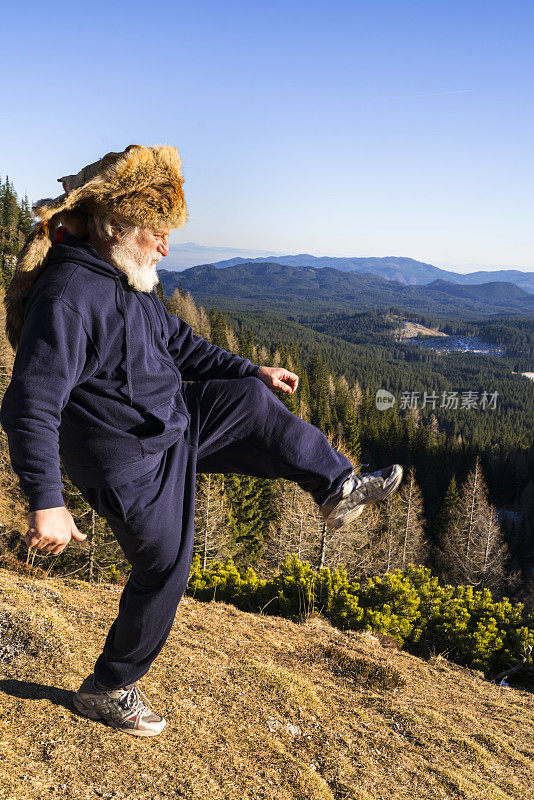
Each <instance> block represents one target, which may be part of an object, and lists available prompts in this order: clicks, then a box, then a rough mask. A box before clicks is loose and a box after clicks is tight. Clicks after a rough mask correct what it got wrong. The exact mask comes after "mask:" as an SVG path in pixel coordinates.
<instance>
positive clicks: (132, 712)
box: [73, 675, 167, 736]
mask: <svg viewBox="0 0 534 800" xmlns="http://www.w3.org/2000/svg"><path fill="white" fill-rule="evenodd" d="M73 703H74V708H75V709H76V710H77V711H79V712H80V714H83V715H84V717H89V719H94V720H102V721H103V722H105V723H106V724H107V725H111V727H112V728H117V730H119V731H123V733H129V734H131V735H132V736H157V735H158V733H161V731H162V730H163V728H164V727H165V725H166V724H167V723H166V722H165V720H164V719H163V717H160V716H159V714H155V713H154V712H153V711H151V710H150V709H151V705H150V703H149V702H148V700H147V698H146V697H145V695H144V694H143V692H142V691H141V690H140V689H139V687H138V686H137V684H135V683H134V684H132V685H131V686H127V687H125V688H124V689H101V688H100V687H99V686H97V685H96V683H95V681H94V675H89V677H88V678H86V679H85V680H84V682H83V683H82V685H81V686H80V688H79V689H78V691H77V692H76V694H75V695H74V698H73Z"/></svg>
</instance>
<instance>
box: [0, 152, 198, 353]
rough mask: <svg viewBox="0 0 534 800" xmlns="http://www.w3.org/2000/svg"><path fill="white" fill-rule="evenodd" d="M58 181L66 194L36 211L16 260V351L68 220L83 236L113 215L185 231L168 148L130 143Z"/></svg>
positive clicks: (9, 318) (10, 309)
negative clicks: (98, 219) (92, 221)
mask: <svg viewBox="0 0 534 800" xmlns="http://www.w3.org/2000/svg"><path fill="white" fill-rule="evenodd" d="M58 180H59V182H60V183H61V184H62V186H63V189H64V194H62V195H60V196H59V197H56V198H53V199H46V200H40V201H39V202H38V203H37V204H36V205H35V206H34V208H33V211H34V214H35V216H36V217H37V218H38V220H39V222H37V223H36V225H34V227H33V229H32V231H31V233H30V235H29V236H28V238H27V240H26V242H25V244H24V247H23V248H22V250H21V251H20V253H19V255H18V257H17V265H16V268H15V274H14V276H13V280H12V281H11V285H10V286H9V288H8V290H7V292H6V296H5V300H4V303H5V306H6V333H7V336H8V339H9V341H10V343H11V346H12V347H13V349H14V350H16V349H17V347H18V343H19V341H20V334H21V331H22V325H23V323H24V311H25V308H26V302H27V300H28V297H29V296H30V293H31V289H32V286H33V284H34V283H35V281H36V280H37V278H38V277H39V276H40V274H41V273H42V271H43V269H44V268H45V266H46V263H47V257H48V256H49V255H50V252H51V250H52V249H53V247H54V245H53V244H52V243H53V242H54V240H55V232H56V230H57V228H58V226H59V225H60V224H61V222H65V224H66V220H70V222H71V223H73V224H74V223H75V227H72V226H70V229H72V230H74V231H75V232H80V231H81V230H82V229H83V228H84V226H85V227H86V221H87V218H88V217H89V216H92V215H94V214H95V213H104V214H110V215H112V216H115V217H116V218H117V219H118V220H122V221H123V222H126V223H129V224H131V225H137V226H139V227H141V228H160V227H166V228H167V227H168V228H181V227H182V226H183V225H185V223H186V220H187V207H186V204H185V199H184V194H183V175H182V168H181V161H180V156H179V155H178V151H177V150H176V148H174V147H169V146H168V145H161V146H155V147H143V146H141V145H133V144H132V145H129V146H128V147H127V148H126V149H125V150H124V151H122V152H120V153H107V154H106V155H105V156H104V157H103V158H101V159H100V160H99V161H95V162H94V163H93V164H89V165H88V166H86V167H84V168H83V169H82V170H81V171H80V172H78V173H77V174H76V175H67V176H64V177H63V178H58ZM67 227H69V225H67Z"/></svg>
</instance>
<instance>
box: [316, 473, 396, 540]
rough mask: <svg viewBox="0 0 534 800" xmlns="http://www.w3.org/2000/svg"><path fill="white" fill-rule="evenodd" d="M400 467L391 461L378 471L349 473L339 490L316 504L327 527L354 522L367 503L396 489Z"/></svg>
mask: <svg viewBox="0 0 534 800" xmlns="http://www.w3.org/2000/svg"><path fill="white" fill-rule="evenodd" d="M402 475H403V472H402V467H401V465H400V464H393V465H392V466H391V467H385V468H384V469H380V470H378V472H363V473H361V474H358V473H356V472H352V473H351V474H350V475H349V477H348V478H347V480H346V481H345V483H344V484H343V486H342V487H341V490H340V491H339V492H338V493H337V494H336V495H334V497H332V498H330V500H328V502H327V503H324V504H323V505H322V506H319V511H320V513H321V516H322V517H323V519H324V521H325V522H326V524H327V526H328V527H329V528H334V529H336V528H341V527H342V526H343V525H348V524H349V523H350V522H354V520H355V519H357V518H358V517H359V516H360V514H361V513H362V511H363V509H364V507H365V505H366V504H367V503H378V502H380V500H385V499H386V497H389V496H390V495H392V494H393V492H394V491H395V490H396V489H397V488H398V486H399V484H400V482H401V480H402Z"/></svg>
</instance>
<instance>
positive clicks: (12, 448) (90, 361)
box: [0, 298, 98, 511]
mask: <svg viewBox="0 0 534 800" xmlns="http://www.w3.org/2000/svg"><path fill="white" fill-rule="evenodd" d="M97 367H98V358H97V354H96V350H95V348H94V345H93V343H92V341H91V339H90V338H89V336H88V335H87V333H86V332H85V330H84V326H83V322H82V318H81V317H80V315H79V314H78V312H77V311H75V310H74V309H72V308H71V307H70V306H68V305H67V304H66V303H64V302H63V301H62V300H60V299H50V298H43V299H41V300H39V301H38V302H35V303H33V304H29V306H28V308H27V312H26V318H25V321H24V327H23V330H22V337H21V340H20V344H19V347H18V350H17V355H16V357H15V363H14V365H13V374H12V378H11V383H10V384H9V386H8V388H7V390H6V392H5V394H4V398H3V400H2V407H1V410H0V422H1V424H2V427H3V428H4V430H5V432H6V434H7V438H8V443H9V455H10V458H11V464H12V466H13V469H14V471H15V472H16V474H17V475H18V476H19V479H20V485H21V488H22V490H23V491H24V492H25V494H26V495H27V496H28V499H29V510H30V511H37V510H39V509H44V508H55V507H57V506H63V505H64V501H63V496H62V494H61V491H62V489H63V484H62V481H61V472H60V462H59V425H60V422H61V412H62V410H63V408H64V407H65V405H66V404H67V402H68V399H69V395H70V392H71V390H72V388H73V387H74V386H75V385H77V384H78V383H81V382H82V381H83V380H85V379H86V378H87V377H89V375H90V374H92V373H93V372H95V371H96V369H97Z"/></svg>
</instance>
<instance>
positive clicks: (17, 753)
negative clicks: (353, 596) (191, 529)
mask: <svg viewBox="0 0 534 800" xmlns="http://www.w3.org/2000/svg"><path fill="white" fill-rule="evenodd" d="M0 586H1V590H0V672H1V675H0V692H1V704H0V741H1V743H2V750H1V753H2V758H1V761H0V798H1V800H8V799H9V800H23V799H24V800H33V799H34V798H39V799H41V798H83V799H84V800H93V798H114V799H115V800H121V799H122V798H129V800H149V798H150V800H156V799H159V798H187V800H197V799H198V800H223V798H224V800H238V799H239V800H241V798H244V799H245V800H260V799H261V800H308V798H311V799H312V800H345V799H346V800H349V799H350V800H386V798H387V800H393V798H395V800H408V798H409V799H410V800H413V798H425V800H434V799H435V800H438V798H439V800H445V799H446V798H454V799H455V800H456V798H466V799H468V800H510V799H511V798H514V800H520V799H521V800H524V798H527V797H531V796H532V794H533V792H534V760H533V758H534V703H533V696H532V695H531V694H528V693H526V692H521V691H516V690H513V689H504V688H500V687H497V686H493V685H490V684H489V683H487V682H485V681H484V680H483V679H482V677H481V675H480V674H479V673H474V672H472V671H469V670H466V669H463V668H461V667H458V666H456V665H454V664H451V663H449V662H447V661H446V660H444V659H441V658H439V657H438V658H436V659H434V660H432V661H431V662H430V663H426V662H424V661H422V660H420V659H418V658H415V657H414V656H410V655H408V654H406V653H403V652H399V651H396V650H394V649H391V647H386V646H385V645H383V644H381V642H380V641H379V640H378V639H377V638H376V637H374V636H372V635H370V634H354V633H352V634H349V635H346V634H343V633H342V632H340V631H338V630H337V629H335V628H332V627H331V626H330V625H329V624H328V623H327V622H325V621H324V620H323V619H322V618H320V617H312V618H310V619H308V620H307V621H306V622H304V623H302V624H300V625H297V624H295V623H292V622H289V621H287V620H284V619H278V618H275V617H268V616H260V615H253V614H247V613H243V612H241V611H238V610H236V609H235V608H233V607H232V606H229V605H225V604H219V603H214V604H202V603H200V602H197V601H196V600H194V599H192V598H190V597H187V598H185V599H184V601H183V602H182V603H181V605H180V607H179V612H178V615H177V619H176V622H175V624H174V628H173V630H172V633H171V636H170V638H169V641H168V643H167V646H166V648H165V649H164V651H163V652H162V654H161V655H160V657H159V659H158V660H157V661H156V663H155V664H154V666H153V668H152V670H151V671H150V673H149V675H148V676H147V677H146V678H145V679H144V681H143V682H142V685H143V688H144V690H145V691H146V692H147V694H148V696H149V697H151V698H152V699H153V702H154V706H155V708H156V709H157V710H160V711H162V712H163V713H164V714H165V716H166V717H167V720H168V725H167V728H166V730H165V731H164V733H163V734H162V735H161V736H159V737H156V738H155V739H149V740H146V739H145V740H143V739H135V738H133V737H128V736H124V735H123V734H120V733H117V732H116V731H114V730H112V729H111V728H108V727H105V726H104V725H101V724H95V723H94V722H91V721H89V720H87V719H83V718H81V717H79V716H77V715H76V714H75V712H74V711H73V708H72V704H71V698H72V691H73V690H75V689H76V688H77V687H78V685H79V684H80V682H81V681H82V679H83V678H84V677H85V675H86V673H87V672H88V671H89V670H90V668H91V666H92V663H93V662H94V659H95V658H96V656H97V655H98V652H99V649H100V647H101V644H102V641H103V638H104V636H105V634H106V631H107V629H108V626H109V625H110V623H111V621H112V619H113V617H114V614H115V610H116V608H117V604H118V599H119V592H120V590H119V589H117V588H116V587H114V586H109V585H89V584H83V583H77V582H66V581H61V580H59V579H57V580H43V579H34V578H30V577H28V576H24V575H18V574H15V573H12V572H8V571H6V570H0ZM386 644H387V643H386Z"/></svg>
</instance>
